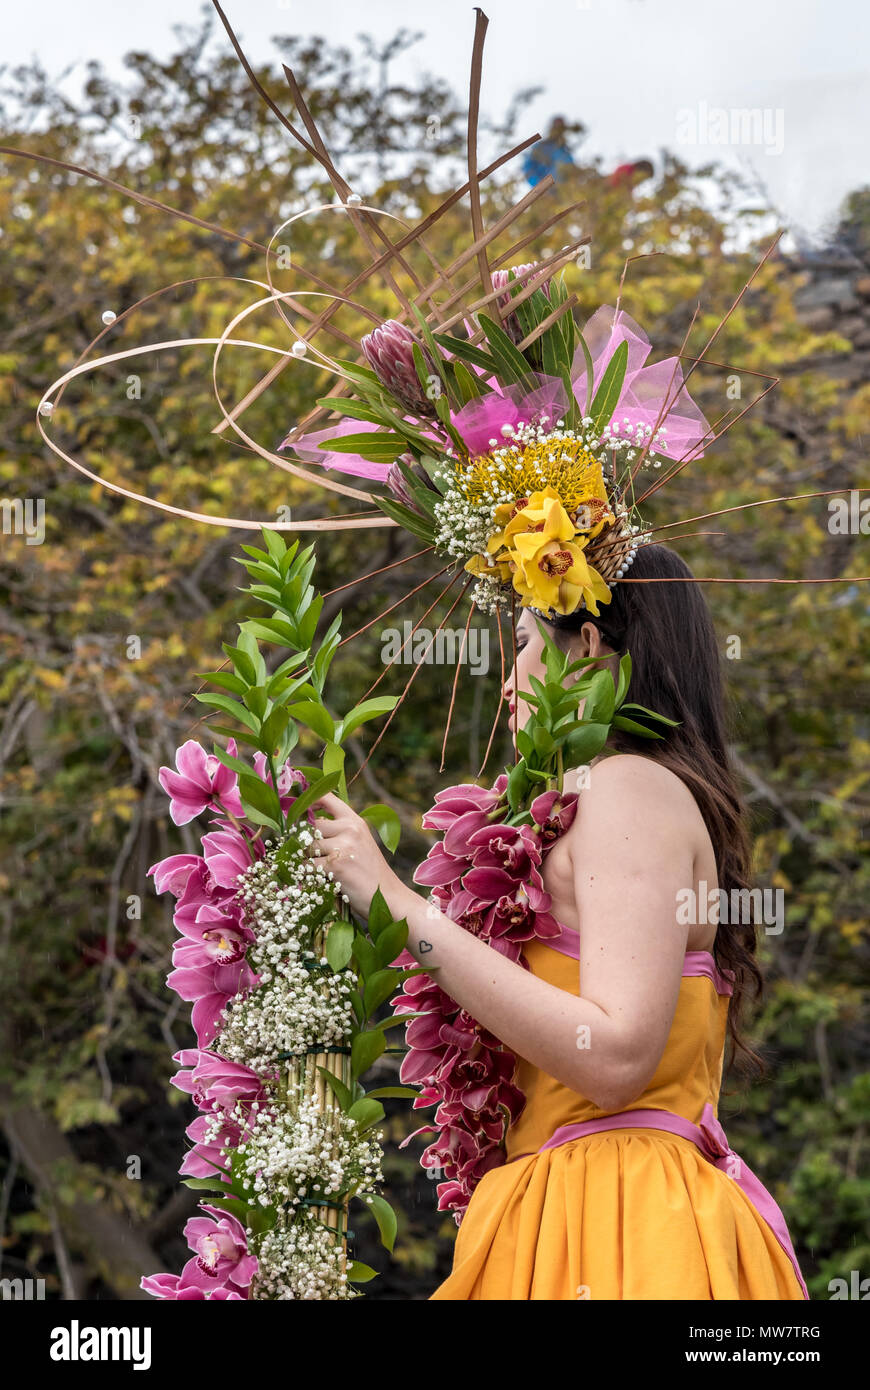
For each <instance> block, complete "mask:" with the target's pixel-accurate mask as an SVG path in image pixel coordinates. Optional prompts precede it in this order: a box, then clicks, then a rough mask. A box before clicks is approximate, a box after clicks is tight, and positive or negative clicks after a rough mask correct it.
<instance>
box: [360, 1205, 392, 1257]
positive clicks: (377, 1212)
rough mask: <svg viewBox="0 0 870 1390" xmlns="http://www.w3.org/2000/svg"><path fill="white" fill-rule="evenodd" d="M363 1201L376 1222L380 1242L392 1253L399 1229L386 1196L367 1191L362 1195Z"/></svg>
mask: <svg viewBox="0 0 870 1390" xmlns="http://www.w3.org/2000/svg"><path fill="white" fill-rule="evenodd" d="M363 1201H364V1202H365V1204H366V1206H367V1207H368V1209H369V1211H370V1212H371V1213H372V1215H373V1216H374V1218H375V1221H377V1223H378V1230H379V1231H380V1233H381V1244H382V1245H383V1246H384V1249H386V1250H389V1251H390V1253H391V1254H392V1250H393V1246H394V1245H395V1243H396V1233H397V1232H398V1229H399V1223H398V1220H397V1218H396V1213H395V1212H394V1211H393V1208H392V1207H391V1206H390V1204H389V1202H388V1201H387V1200H386V1198H384V1197H379V1196H378V1194H377V1193H375V1192H370V1193H367V1194H366V1195H365V1196H364V1197H363Z"/></svg>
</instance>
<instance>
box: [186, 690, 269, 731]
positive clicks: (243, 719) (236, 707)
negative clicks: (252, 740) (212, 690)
mask: <svg viewBox="0 0 870 1390" xmlns="http://www.w3.org/2000/svg"><path fill="white" fill-rule="evenodd" d="M193 698H194V699H195V700H198V701H199V703H200V704H201V705H211V706H212V707H213V708H214V709H219V710H223V712H224V714H228V715H230V716H231V718H233V719H238V721H239V723H240V724H244V725H245V728H247V729H250V730H251V733H252V734H259V732H260V724H259V721H258V720H256V719H255V718H254V716H253V715H252V714H251V713H250V711H249V710H246V709H245V707H244V705H240V704H239V702H238V700H231V699H230V697H229V696H228V695H194V697H193Z"/></svg>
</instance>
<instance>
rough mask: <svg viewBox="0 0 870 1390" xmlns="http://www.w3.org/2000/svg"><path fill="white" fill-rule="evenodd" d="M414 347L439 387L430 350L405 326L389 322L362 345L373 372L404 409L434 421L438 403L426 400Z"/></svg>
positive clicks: (391, 320)
mask: <svg viewBox="0 0 870 1390" xmlns="http://www.w3.org/2000/svg"><path fill="white" fill-rule="evenodd" d="M415 346H416V347H418V348H419V349H420V351H421V352H422V354H423V361H424V362H425V364H426V367H427V368H428V370H429V372H430V373H431V375H432V378H433V380H434V382H435V383H437V385H438V386H440V378H439V376H438V372H437V371H436V368H435V364H434V362H433V361H432V358H431V357H430V355H429V352H428V349H427V348H425V347H424V345H423V344H422V343H421V342H420V340H419V339H418V338H417V337H416V335H415V334H414V333H412V332H411V330H410V328H406V327H405V325H404V324H403V323H398V322H397V321H396V320H395V319H387V320H386V322H385V323H383V324H381V326H380V328H376V329H375V330H374V331H373V332H372V333H367V334H366V336H365V337H364V338H363V339H362V341H361V343H360V347H361V348H362V350H363V352H364V353H365V357H366V361H367V362H368V364H369V366H370V367H371V369H372V371H373V372H375V373H376V375H377V376H378V378H379V380H380V381H382V382H383V384H384V386H386V388H387V390H388V391H389V392H390V394H391V395H392V396H394V397H395V399H396V400H397V401H398V402H399V404H400V405H401V406H402V408H403V409H404V410H407V411H408V413H409V414H411V415H415V416H416V417H417V418H418V419H420V418H423V419H435V417H436V416H437V413H438V412H437V410H436V409H435V402H434V400H432V399H430V398H429V397H427V395H426V392H425V391H424V389H423V386H422V384H421V382H420V378H419V377H418V376H417V368H416V366H415V365H414V351H413V349H414V347H415Z"/></svg>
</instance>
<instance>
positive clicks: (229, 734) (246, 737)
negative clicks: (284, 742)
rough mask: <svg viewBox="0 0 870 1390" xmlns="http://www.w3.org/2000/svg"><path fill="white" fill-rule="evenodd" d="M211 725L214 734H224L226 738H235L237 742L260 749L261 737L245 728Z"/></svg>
mask: <svg viewBox="0 0 870 1390" xmlns="http://www.w3.org/2000/svg"><path fill="white" fill-rule="evenodd" d="M210 727H211V731H212V733H213V734H223V736H224V738H234V739H235V740H236V742H237V743H244V744H246V745H248V746H249V747H250V748H256V749H257V750H258V751H259V749H260V740H259V738H258V737H255V736H254V734H250V733H248V732H247V731H246V730H245V729H230V728H228V727H227V726H226V725H225V724H212V725H211V726H210ZM249 770H250V769H249Z"/></svg>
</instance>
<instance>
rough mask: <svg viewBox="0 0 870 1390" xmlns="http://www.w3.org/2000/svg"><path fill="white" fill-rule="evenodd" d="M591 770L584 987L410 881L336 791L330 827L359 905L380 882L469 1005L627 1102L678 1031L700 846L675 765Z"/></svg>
mask: <svg viewBox="0 0 870 1390" xmlns="http://www.w3.org/2000/svg"><path fill="white" fill-rule="evenodd" d="M590 781H591V785H590V786H589V787H588V788H586V789H584V790H583V792H582V793H581V796H580V803H579V807H578V814H577V817H576V819H575V821H574V824H573V825H572V826H571V828H570V830H568V831H567V832H566V840H567V843H568V848H569V852H570V859H571V863H572V866H573V881H574V887H575V892H576V896H577V909H578V914H579V919H580V922H581V924H582V931H581V961H580V972H581V984H582V990H583V993H582V996H581V997H580V998H577V997H576V996H575V995H571V994H568V993H567V992H566V991H564V990H561V989H558V988H557V987H556V986H554V985H550V984H548V983H547V982H546V981H545V980H540V979H537V978H536V977H535V976H533V975H531V974H530V973H529V972H528V971H527V970H525V969H523V967H522V966H520V965H518V964H516V963H515V962H513V961H509V960H507V959H506V957H504V956H502V955H500V954H499V952H497V951H494V950H492V948H491V947H489V946H487V945H486V944H485V943H484V942H482V941H480V940H478V939H477V938H476V937H474V936H471V935H470V934H469V933H468V932H466V931H464V930H463V929H462V928H461V927H459V926H457V924H456V923H455V922H452V921H451V920H450V918H449V917H446V916H445V915H444V914H443V913H442V912H440V911H438V910H437V909H436V908H434V907H433V906H432V904H430V903H429V902H428V901H427V899H425V898H423V897H421V895H420V894H419V893H417V892H415V891H414V889H412V888H409V887H408V886H407V885H406V884H404V883H403V882H402V881H401V879H399V877H398V876H397V875H396V874H395V872H394V871H393V870H392V869H391V868H390V867H389V865H388V864H387V863H386V861H385V860H384V859H383V856H382V855H381V853H380V850H379V849H378V846H377V845H376V844H375V842H374V839H373V838H372V836H371V833H370V831H369V829H368V827H367V825H366V823H365V822H364V821H362V820H361V818H360V817H358V816H356V814H355V812H353V811H352V810H351V809H350V808H349V807H348V806H347V805H346V803H345V802H342V801H340V800H339V799H338V798H337V797H326V798H324V800H323V802H322V803H321V804H322V805H323V807H324V809H326V810H329V811H331V812H333V813H334V814H335V817H336V819H335V820H334V821H331V822H330V821H326V820H322V821H321V820H319V821H318V826H319V828H320V829H321V830H322V832H323V835H324V840H323V848H324V849H325V850H328V851H329V852H330V853H331V854H332V855H333V856H334V855H335V853H336V852H337V853H338V854H339V858H338V859H337V860H336V859H334V858H331V859H330V867H332V868H333V870H334V872H335V873H336V876H337V877H338V878H339V879H340V880H341V881H342V885H343V889H344V891H345V892H346V893H347V894H348V897H349V898H350V900H351V904H352V906H353V907H354V908H355V910H356V911H361V912H365V911H366V910H367V908H368V905H369V902H370V901H371V896H372V894H373V892H374V889H375V886H379V887H380V889H381V892H382V893H383V895H384V898H385V899H386V901H387V904H388V905H389V908H390V911H391V912H392V913H393V915H394V916H395V917H397V918H398V917H404V918H406V920H407V922H408V929H409V935H408V949H409V950H410V951H411V953H412V954H413V955H414V956H415V957H416V959H417V960H418V961H419V962H420V964H421V965H423V966H425V967H426V968H427V969H431V970H433V971H434V977H435V979H436V980H437V982H438V984H439V985H440V986H441V987H442V989H444V990H445V991H446V992H447V993H448V994H449V995H451V997H452V998H454V999H455V1000H456V1001H457V1003H458V1004H459V1005H460V1006H461V1007H462V1008H464V1009H466V1010H467V1011H468V1013H470V1014H471V1015H472V1016H473V1017H474V1018H475V1019H477V1020H478V1022H479V1023H481V1024H482V1025H483V1027H484V1028H486V1029H488V1030H489V1031H490V1032H492V1033H494V1034H495V1036H496V1037H498V1038H500V1039H501V1040H502V1042H504V1043H505V1044H506V1045H507V1046H508V1047H509V1048H511V1050H512V1051H514V1052H516V1053H518V1054H519V1055H520V1056H521V1057H524V1058H526V1059H527V1060H528V1061H529V1062H531V1063H532V1064H533V1065H534V1066H536V1067H539V1068H540V1069H541V1070H542V1071H545V1072H547V1073H548V1074H549V1075H550V1076H553V1077H555V1078H556V1079H557V1080H558V1081H561V1082H562V1084H563V1085H565V1086H568V1087H570V1088H571V1089H572V1090H575V1091H577V1092H579V1093H580V1094H581V1095H584V1096H586V1097H587V1098H588V1099H589V1100H591V1101H592V1102H593V1104H595V1105H597V1106H599V1107H600V1108H602V1109H605V1110H617V1109H621V1108H623V1107H624V1106H626V1105H628V1104H630V1102H631V1101H632V1100H633V1099H635V1098H636V1097H637V1096H638V1095H639V1094H640V1093H641V1092H642V1091H643V1089H644V1087H645V1086H646V1084H647V1082H648V1081H649V1080H650V1078H651V1077H652V1076H653V1074H654V1073H655V1070H656V1068H657V1066H658V1064H659V1060H660V1058H661V1055H662V1052H663V1050H664V1046H665V1043H666V1041H667V1036H668V1033H669V1031H670V1026H671V1022H672V1020H673V1016H674V1010H675V1008H676V1002H677V995H678V993H679V985H680V975H681V970H682V959H683V954H684V952H685V949H686V938H687V928H686V927H685V926H683V927H680V926H678V925H677V921H676V909H677V892H678V890H679V889H681V888H685V887H687V886H688V887H691V886H692V871H693V861H694V855H693V850H692V848H691V836H690V823H689V825H688V826H687V820H686V809H687V808H686V806H685V803H684V802H683V800H682V798H681V797H679V796H678V795H677V796H676V797H675V794H674V788H673V787H672V786H671V783H675V784H676V785H677V786H678V787H681V785H682V784H680V783H679V782H678V780H677V779H676V778H675V777H673V774H671V773H669V772H666V771H664V770H663V769H661V768H658V767H656V766H655V764H653V763H651V762H650V760H648V759H645V758H633V757H616V758H608V759H605V760H603V761H602V762H601V763H600V764H597V765H596V767H595V768H594V769H593V770H592V774H591V778H590ZM686 795H687V796H688V795H689V793H688V792H687V793H686ZM692 805H693V806H694V803H692ZM356 822H359V825H357V824H356ZM687 830H688V831H689V833H687ZM351 854H352V855H353V860H352V861H351V860H350V859H349V855H351Z"/></svg>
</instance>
